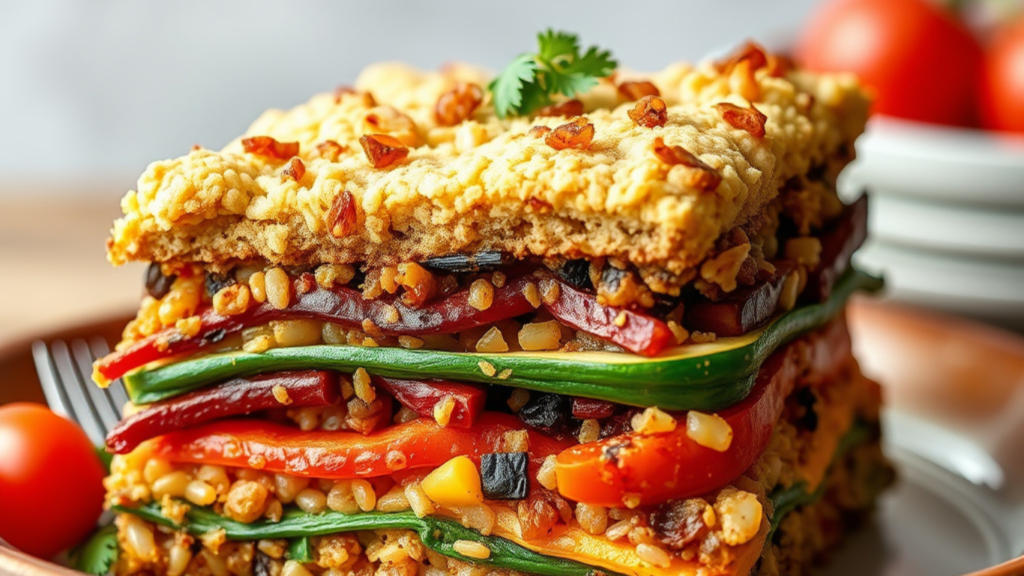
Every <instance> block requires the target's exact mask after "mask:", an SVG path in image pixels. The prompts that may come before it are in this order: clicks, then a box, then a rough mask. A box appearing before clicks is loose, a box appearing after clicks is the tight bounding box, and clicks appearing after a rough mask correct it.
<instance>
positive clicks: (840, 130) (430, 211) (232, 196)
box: [108, 64, 868, 286]
mask: <svg viewBox="0 0 1024 576" xmlns="http://www.w3.org/2000/svg"><path fill="white" fill-rule="evenodd" d="M738 70H739V67H737V69H736V70H734V72H733V73H732V74H731V75H729V74H725V73H722V72H719V71H718V70H717V69H716V68H715V67H714V66H712V65H711V64H703V65H701V66H699V67H696V68H695V67H691V66H689V65H687V64H676V65H672V66H670V67H668V68H666V69H665V70H662V71H660V72H656V73H653V74H650V75H634V76H636V77H637V78H643V79H647V80H651V81H652V82H653V83H654V84H655V85H656V86H657V87H658V89H659V90H660V91H661V95H662V98H664V100H665V101H666V103H667V104H668V123H667V124H666V125H665V126H664V127H659V128H654V129H650V128H644V127H640V126H637V125H636V124H635V123H634V122H633V121H632V120H630V119H629V117H628V116H627V112H628V111H629V110H630V109H631V107H632V105H633V103H632V102H623V101H622V100H621V99H620V98H619V96H618V95H617V92H616V89H615V86H614V85H612V83H611V82H604V83H602V84H600V85H599V86H597V87H596V88H594V89H593V90H592V91H591V92H590V93H588V94H585V95H583V96H582V97H581V99H582V100H583V101H584V104H585V110H586V112H585V116H586V118H587V119H588V121H589V122H591V123H593V124H594V127H595V131H596V134H595V137H594V140H593V144H592V146H591V148H590V149H589V150H576V149H566V150H555V149H553V148H551V147H550V146H548V145H547V144H545V142H544V138H537V137H535V136H533V135H530V134H529V131H530V129H531V127H533V126H536V125H543V126H548V127H552V128H554V127H557V126H558V125H560V124H563V123H564V122H566V119H565V118H564V117H545V118H516V119H510V120H500V119H498V118H497V117H496V116H495V115H494V112H493V108H492V106H491V105H490V103H489V101H487V100H485V102H484V104H483V106H481V107H480V108H478V109H477V110H476V112H475V113H474V115H473V116H472V118H471V119H469V120H467V121H465V122H462V123H461V124H458V125H456V126H451V127H444V126H438V125H437V123H436V121H435V119H434V116H433V109H434V105H435V103H436V101H437V99H438V97H439V95H441V94H442V93H444V92H445V91H447V90H449V89H451V88H452V87H453V86H454V85H455V83H456V82H457V81H469V82H475V83H477V84H480V85H485V84H486V80H487V78H488V74H487V73H486V72H484V71H481V70H479V69H475V68H471V67H469V66H467V65H456V66H451V67H448V68H446V69H445V70H442V71H440V72H423V71H419V70H414V69H412V68H409V67H407V66H404V65H401V64H380V65H375V66H371V67H370V68H368V69H366V70H365V71H364V72H363V73H362V74H361V75H360V77H359V79H358V81H357V83H356V88H357V90H359V91H365V92H369V93H370V94H372V98H367V97H365V95H364V94H362V93H359V92H355V93H348V94H344V95H342V96H340V97H336V96H335V95H331V94H321V95H318V96H315V97H313V98H312V99H311V100H310V101H309V102H307V103H305V104H302V105H299V106H297V107H295V108H293V109H291V110H289V111H280V110H269V111H267V112H265V113H264V114H263V115H262V116H261V117H260V118H259V119H258V120H256V122H254V123H253V124H252V126H251V127H250V128H249V129H248V130H247V131H246V133H245V135H244V136H256V135H268V136H271V137H273V138H275V139H277V140H278V141H281V142H298V143H299V145H300V152H299V157H300V158H301V160H302V162H303V163H304V164H305V167H306V172H305V174H304V175H303V176H302V177H301V178H300V179H299V181H295V180H294V179H293V178H289V177H287V176H284V175H282V171H283V170H285V169H286V168H287V164H288V162H287V159H285V160H276V159H272V158H266V157H262V156H257V155H254V154H249V153H246V152H245V151H244V149H243V146H242V144H241V138H239V139H236V140H234V141H233V142H231V143H230V144H228V145H227V146H226V147H225V148H224V149H223V150H221V151H219V152H218V151H212V150H207V149H196V150H193V151H192V152H190V153H189V154H187V155H185V156H182V157H180V158H176V159H173V160H165V161H161V162H155V163H153V164H151V165H150V166H149V167H148V168H147V169H146V171H145V173H144V174H143V175H142V177H141V178H140V179H139V182H138V187H137V190H135V191H131V192H129V193H128V194H127V195H126V196H125V197H124V199H123V200H122V209H123V211H124V217H122V218H120V219H119V220H117V221H116V222H115V223H114V227H113V231H112V237H111V239H110V240H109V241H108V255H109V259H110V261H111V262H113V263H114V264H123V263H125V262H128V261H132V260H151V261H159V262H202V263H207V264H212V265H214V266H218V265H226V264H229V263H231V262H236V261H240V260H257V261H258V260H262V261H266V262H269V263H272V264H280V265H306V264H318V263H327V262H330V263H356V262H366V263H368V264H370V265H371V266H376V265H391V264H395V263H397V262H400V261H409V260H420V259H423V258H427V257H430V256H437V255H445V254H452V253H460V252H463V253H464V252H471V251H478V250H500V251H504V252H509V253H512V254H514V255H516V256H519V257H525V256H531V255H533V256H564V257H571V258H575V257H591V258H597V257H615V258H618V259H620V260H622V261H625V262H629V263H631V264H633V265H635V266H637V267H638V268H639V269H640V270H641V273H642V274H643V275H644V277H645V279H647V280H648V281H649V282H651V283H652V284H654V285H659V286H671V285H676V286H678V285H681V284H684V283H685V282H686V281H688V280H689V279H690V278H691V277H692V275H693V269H694V268H695V266H697V265H698V264H699V263H700V262H701V261H702V260H703V259H704V258H705V257H706V256H707V255H708V253H709V251H710V250H711V249H712V247H713V245H714V242H715V240H716V239H717V238H718V237H719V236H720V235H721V234H723V233H724V232H727V231H728V230H730V229H732V228H734V227H736V226H755V225H756V218H757V217H758V215H759V214H760V213H761V212H762V210H763V209H764V207H765V205H766V204H767V203H768V202H769V201H770V200H771V199H772V198H774V197H775V196H776V195H777V193H778V190H779V188H780V186H782V185H783V183H785V182H786V181H787V180H788V179H790V178H792V177H794V176H800V175H804V174H806V173H807V172H808V170H809V169H811V168H812V167H816V166H822V165H835V164H836V163H845V162H847V161H849V159H850V156H851V155H852V149H853V146H852V144H853V141H854V139H855V138H856V137H857V136H858V135H859V134H860V133H861V132H862V130H863V128H864V124H865V122H866V117H867V105H868V101H867V99H866V97H865V96H864V94H863V93H862V91H861V89H860V87H859V85H858V84H857V83H856V81H855V80H854V79H853V78H852V77H849V76H842V75H824V76H815V75H810V74H806V73H803V72H800V71H793V72H789V73H788V74H787V75H786V76H785V77H773V76H770V75H769V74H768V71H767V70H766V69H761V70H758V71H757V72H756V75H755V77H756V89H752V88H751V85H750V83H749V77H747V76H744V75H742V74H741V73H740V72H739V71H738ZM626 76H627V75H626V74H620V76H619V79H620V80H621V79H622V78H624V77H626ZM741 93H742V94H746V95H747V96H750V95H751V94H756V95H757V97H756V98H755V102H754V104H755V106H756V107H757V108H758V110H760V111H761V112H763V113H764V114H765V115H767V117H768V120H767V125H766V130H767V134H766V136H765V137H764V138H763V139H757V138H755V137H754V136H752V135H750V134H749V133H747V132H745V131H743V130H740V129H736V128H733V127H732V126H730V125H729V124H727V123H726V122H725V121H723V119H722V117H721V113H720V112H719V111H718V110H716V109H715V108H714V107H713V106H714V104H716V103H719V102H731V103H734V104H737V105H740V106H748V105H749V102H748V101H747V100H745V99H744V98H743V96H741V95H740V94H741ZM487 98H489V96H488V97H487ZM396 112H397V113H396ZM368 133H387V134H391V135H393V136H395V137H397V138H398V139H400V140H402V141H403V142H406V143H407V144H413V145H414V146H412V147H411V149H410V152H409V155H408V159H407V160H405V161H404V162H402V163H400V164H399V165H397V166H394V167H391V168H386V169H376V168H373V167H371V166H370V164H369V162H368V160H367V158H366V156H365V154H364V153H363V151H362V149H361V147H360V145H359V142H358V139H359V137H360V136H362V135H364V134H368ZM656 137H661V138H663V139H664V141H665V142H666V144H668V145H670V146H676V145H679V146H682V147H683V148H685V149H686V150H688V151H690V152H692V153H694V154H696V155H697V156H698V157H699V158H700V159H701V160H702V161H703V162H705V163H706V164H708V165H710V166H711V167H713V168H714V169H716V170H717V171H718V172H719V173H720V175H721V177H722V181H721V184H720V185H719V186H718V187H717V189H715V190H714V191H711V192H702V191H700V190H698V189H695V188H693V187H692V186H691V185H690V182H691V178H692V174H691V172H692V171H693V170H694V169H693V168H688V167H685V166H681V165H677V166H668V165H666V164H664V163H662V162H661V161H660V160H658V158H657V157H656V156H655V155H654V154H653V153H652V152H651V146H652V143H653V141H654V139H655V138H656ZM326 140H333V141H336V142H337V143H339V144H340V145H341V146H342V149H343V151H342V153H341V154H340V155H339V156H338V157H337V159H336V160H335V159H333V158H321V157H319V154H318V151H317V144H320V143H322V142H324V141H326ZM346 190H347V191H348V192H350V193H351V194H352V196H353V198H354V199H355V204H356V207H357V210H356V212H357V225H356V227H355V230H354V231H353V232H352V233H350V234H348V235H347V236H345V237H343V238H335V237H334V236H332V235H331V232H330V229H331V224H330V222H328V213H329V211H330V209H331V206H332V204H333V202H334V200H335V198H337V197H338V196H339V195H340V194H342V192H343V191H346ZM652 281H653V282H652Z"/></svg>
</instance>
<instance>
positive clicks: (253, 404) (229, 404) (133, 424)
mask: <svg viewBox="0 0 1024 576" xmlns="http://www.w3.org/2000/svg"><path fill="white" fill-rule="evenodd" d="M275 388H276V389H277V390H278V394H281V392H282V391H283V392H284V395H283V397H286V398H287V399H288V406H290V407H292V408H301V407H305V406H328V405H330V404H333V403H335V402H337V401H338V397H339V391H338V376H337V374H334V373H331V372H325V371H317V370H305V371H301V372H275V373H272V374H265V375H262V376H254V377H252V378H235V379H234V380H229V381H227V382H225V383H223V384H219V385H217V386H214V387H212V388H204V389H202V390H198V391H196V392H192V393H189V394H186V395H184V396H179V397H177V398H174V399H171V400H166V401H164V402H160V403H157V404H153V405H151V406H149V407H148V408H146V409H144V410H142V411H140V412H137V413H135V414H133V415H131V416H129V417H127V418H125V419H124V420H122V421H121V422H120V423H119V424H118V425H117V426H115V427H114V429H113V430H112V431H111V432H110V434H109V435H108V436H107V449H108V450H109V451H111V452H113V453H115V454H127V453H128V452H131V451H132V450H133V449H134V448H135V447H136V446H138V445H139V444H140V443H141V442H142V441H144V440H148V439H150V438H153V437H156V436H159V435H161V434H164V433H166V432H172V431H174V430H181V429H184V428H190V427H192V426H197V425H199V424H202V423H205V422H209V421H211V420H216V419H219V418H225V417H228V416H240V415H243V414H250V413H252V412H256V411H257V410H266V409H269V408H277V407H280V406H282V404H281V400H280V398H278V396H277V395H275V393H274V390H275Z"/></svg>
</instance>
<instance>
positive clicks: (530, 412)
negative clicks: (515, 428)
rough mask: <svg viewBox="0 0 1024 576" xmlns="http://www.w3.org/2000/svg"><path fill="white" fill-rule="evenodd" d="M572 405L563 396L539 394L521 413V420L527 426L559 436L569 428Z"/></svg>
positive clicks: (532, 398)
mask: <svg viewBox="0 0 1024 576" xmlns="http://www.w3.org/2000/svg"><path fill="white" fill-rule="evenodd" d="M571 411H572V403H571V400H570V399H569V397H568V396H562V395H561V394H537V395H534V396H533V397H531V398H530V401H529V402H527V403H526V405H525V406H523V408H522V409H521V410H520V411H519V419H520V420H522V421H523V423H525V424H526V425H527V426H530V427H531V428H536V429H538V430H543V431H544V432H547V433H548V434H555V435H559V434H562V433H564V432H565V431H566V429H567V428H568V427H569V418H570V415H571V413H572V412H571Z"/></svg>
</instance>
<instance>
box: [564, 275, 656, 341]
mask: <svg viewBox="0 0 1024 576" xmlns="http://www.w3.org/2000/svg"><path fill="white" fill-rule="evenodd" d="M558 286H559V290H558V297H557V298H556V299H555V300H554V302H551V303H545V304H544V307H545V308H547V310H548V312H551V315H552V316H554V317H555V319H556V320H558V321H559V322H561V323H562V324H567V325H569V326H572V327H573V328H575V329H577V330H582V331H583V332H586V333H587V334H591V335H593V336H597V337H598V338H603V339H605V340H608V341H610V342H612V343H615V344H618V345H619V346H622V347H623V348H625V349H626V350H629V351H630V352H633V353H635V354H642V355H644V356H654V355H656V354H658V353H659V352H661V351H662V350H664V349H665V348H667V347H668V346H669V345H670V344H671V343H672V342H673V335H672V331H671V330H669V328H668V325H667V324H665V323H664V322H662V321H661V320H658V319H657V318H653V317H651V316H648V315H647V314H644V313H642V312H635V311H633V310H628V309H625V308H616V307H614V306H605V305H603V304H600V303H598V301H597V298H596V297H594V296H593V295H592V294H588V293H586V292H583V291H581V290H578V289H577V288H575V287H573V286H570V285H569V284H567V283H565V282H559V283H558Z"/></svg>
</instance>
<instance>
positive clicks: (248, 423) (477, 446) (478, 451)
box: [153, 412, 571, 479]
mask: <svg viewBox="0 0 1024 576" xmlns="http://www.w3.org/2000/svg"><path fill="white" fill-rule="evenodd" d="M522 429H523V424H522V422H520V421H519V419H518V418H516V417H515V416H512V415H511V414H501V413H497V412H485V413H483V414H481V415H480V418H479V419H478V420H477V422H476V424H474V425H473V427H472V428H454V427H447V428H443V427H441V426H439V425H438V424H437V423H436V422H434V421H433V419H427V418H418V419H416V420H412V421H409V422H405V423H403V424H396V425H394V426H389V427H387V428H383V429H381V430H377V431H374V432H371V433H369V434H365V435H364V434H361V433H359V432H350V431H325V430H314V431H309V432H303V431H301V430H299V429H297V428H295V427H293V426H284V425H281V424H275V423H273V422H267V421H265V420H249V419H244V420H218V421H216V422H211V423H209V424H204V425H201V426H199V427H196V428H191V429H188V430H181V431H177V432H171V433H169V434H164V435H163V436H160V437H158V438H156V439H154V441H153V442H154V445H153V449H154V456H159V457H162V458H166V459H167V460H169V461H172V462H193V463H199V464H217V465H220V466H236V467H243V468H245V467H248V466H249V463H248V462H249V458H250V457H253V456H261V457H262V458H263V460H264V462H263V468H262V470H263V471H264V472H275V473H282V474H291V475H293V476H305V477H307V478H330V479H346V478H372V477H378V476H390V475H391V474H392V473H393V472H394V470H392V469H390V468H388V465H387V458H386V455H387V454H388V453H389V452H392V451H398V452H402V453H403V454H404V455H405V457H406V468H407V469H416V468H431V469H433V468H436V467H438V466H440V465H442V464H444V463H445V462H447V461H448V460H450V459H451V457H452V454H462V455H465V456H468V457H469V458H470V459H472V460H474V461H478V460H479V459H480V456H481V455H483V454H487V453H490V452H498V451H499V450H500V449H501V446H502V441H503V437H504V434H505V433H506V432H509V431H513V430H522ZM528 434H529V444H530V469H531V471H532V473H533V474H535V473H536V471H537V470H538V469H539V468H540V465H541V463H542V462H543V460H544V458H545V457H546V456H547V455H549V454H557V453H558V452H559V451H561V450H563V449H565V448H568V447H569V446H570V445H571V443H570V442H566V441H561V440H556V439H554V438H551V437H550V436H547V435H545V434H541V433H539V432H536V431H532V430H530V431H528Z"/></svg>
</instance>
